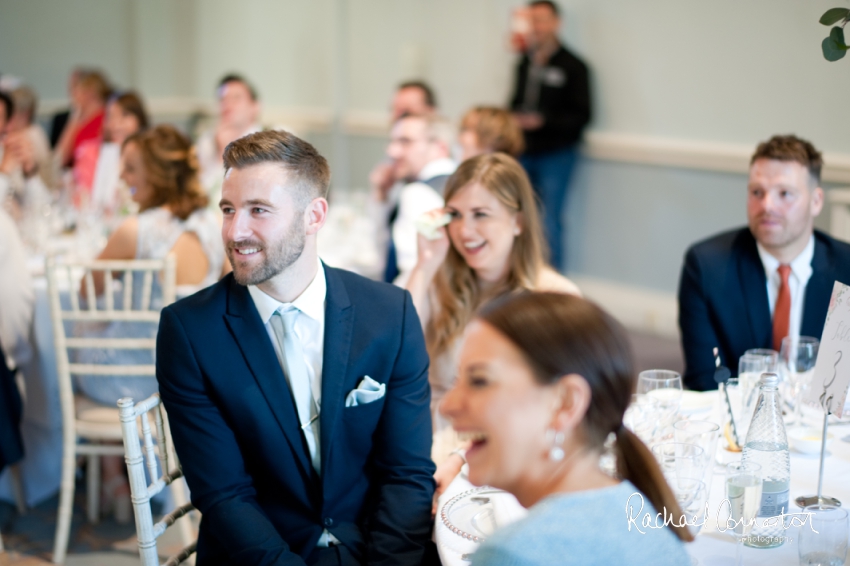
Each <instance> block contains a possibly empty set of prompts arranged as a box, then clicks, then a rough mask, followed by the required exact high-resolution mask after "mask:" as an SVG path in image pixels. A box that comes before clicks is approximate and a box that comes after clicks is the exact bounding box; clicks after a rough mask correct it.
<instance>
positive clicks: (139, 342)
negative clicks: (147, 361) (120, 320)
mask: <svg viewBox="0 0 850 566" xmlns="http://www.w3.org/2000/svg"><path fill="white" fill-rule="evenodd" d="M151 322H153V321H151ZM65 345H66V346H67V347H68V348H74V349H81V348H113V349H117V350H147V349H153V348H156V339H155V338H68V339H67V340H66V341H65Z"/></svg>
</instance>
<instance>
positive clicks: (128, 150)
mask: <svg viewBox="0 0 850 566" xmlns="http://www.w3.org/2000/svg"><path fill="white" fill-rule="evenodd" d="M121 159H122V163H123V166H122V172H121V179H123V180H124V182H125V183H127V186H129V187H130V192H131V194H132V198H133V201H134V202H136V203H137V204H138V205H139V214H138V215H136V216H132V217H130V218H128V219H127V220H125V221H124V222H123V223H122V224H121V225H120V226H119V227H118V229H117V230H115V232H114V233H113V234H112V236H111V237H110V238H109V241H108V242H107V243H106V247H105V248H104V249H103V251H102V252H101V253H100V255H99V256H98V258H97V259H161V258H164V257H165V256H166V255H168V254H169V253H170V252H173V253H174V255H175V257H176V260H177V285H178V286H184V285H189V286H203V287H206V286H207V285H210V284H212V283H215V282H216V281H217V280H218V278H219V276H220V275H221V271H222V265H223V263H224V248H223V247H222V244H221V236H220V233H219V232H220V226H219V224H218V220H217V219H216V218H215V215H214V214H213V213H211V212H209V211H208V210H207V209H206V206H207V196H206V194H205V193H204V191H203V190H202V189H201V185H200V182H199V181H198V162H197V159H196V158H195V156H194V150H193V149H192V144H191V142H190V141H189V139H188V138H187V137H186V136H184V135H183V134H182V133H180V132H179V131H178V130H177V129H176V128H175V127H173V126H170V125H161V126H157V127H156V128H154V129H152V130H149V131H146V132H141V133H137V134H134V135H132V136H130V137H129V138H127V139H126V140H125V141H124V146H123V148H122V151H121Z"/></svg>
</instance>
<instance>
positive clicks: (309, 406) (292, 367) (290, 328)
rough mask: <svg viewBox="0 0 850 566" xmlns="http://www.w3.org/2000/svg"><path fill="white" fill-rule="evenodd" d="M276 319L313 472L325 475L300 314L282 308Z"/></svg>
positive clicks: (276, 326)
mask: <svg viewBox="0 0 850 566" xmlns="http://www.w3.org/2000/svg"><path fill="white" fill-rule="evenodd" d="M274 314H275V315H277V316H274V315H273V316H272V318H271V323H272V329H273V330H274V332H275V335H276V336H277V341H278V344H280V350H281V352H283V371H284V374H285V375H286V379H287V380H288V381H289V390H290V391H291V392H292V397H293V399H294V400H295V408H296V409H297V410H298V421H299V423H301V430H302V431H303V432H304V438H305V439H306V440H307V448H308V449H309V450H310V460H311V461H312V463H313V469H315V470H316V473H319V474H321V454H320V453H319V408H318V406H317V405H316V400H315V399H314V398H313V393H312V390H311V384H310V377H309V375H308V374H307V364H306V362H305V361H304V352H303V350H302V349H301V342H299V341H298V336H297V335H296V334H295V320H296V319H297V318H298V314H299V311H298V309H297V308H295V307H293V306H283V307H280V308H279V309H278V310H276V311H275V313H274Z"/></svg>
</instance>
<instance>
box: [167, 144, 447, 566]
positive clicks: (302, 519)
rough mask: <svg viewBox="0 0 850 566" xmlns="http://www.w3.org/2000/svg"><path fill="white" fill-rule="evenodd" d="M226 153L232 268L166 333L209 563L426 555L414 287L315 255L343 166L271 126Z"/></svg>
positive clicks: (179, 436)
mask: <svg viewBox="0 0 850 566" xmlns="http://www.w3.org/2000/svg"><path fill="white" fill-rule="evenodd" d="M224 165H225V171H226V173H225V178H224V183H223V185H222V199H221V203H220V206H221V211H222V213H223V217H224V221H223V222H224V223H223V227H222V238H223V240H224V245H225V248H226V251H227V255H228V258H229V259H230V262H231V264H232V266H233V273H232V274H231V275H228V276H226V277H225V278H224V279H222V280H221V281H220V282H219V283H217V284H215V285H213V286H211V287H209V288H207V289H205V290H203V291H201V292H199V293H197V294H195V295H193V296H191V297H189V298H187V299H184V300H182V301H179V302H177V303H175V304H174V305H172V306H170V307H168V308H166V309H165V310H163V312H162V319H161V323H160V329H159V335H158V338H157V378H158V380H159V387H160V392H161V395H162V399H163V402H164V403H165V407H166V408H167V409H168V415H169V419H170V421H171V430H172V432H173V435H174V443H175V446H176V447H177V452H178V455H179V456H180V460H181V463H182V465H183V470H184V473H185V475H186V479H187V481H188V483H189V487H190V489H191V492H192V501H193V503H194V504H195V506H196V507H197V508H198V509H199V510H200V511H201V513H202V519H201V526H200V535H199V538H198V564H199V565H200V566H203V565H207V564H234V565H235V564H263V565H266V564H268V565H272V564H273V565H304V564H309V565H321V566H324V565H346V566H348V565H360V564H387V565H390V564H397V565H418V564H421V563H423V561H425V560H426V557H427V556H429V555H432V554H429V553H433V545H432V543H431V541H430V530H431V529H430V526H431V516H430V511H431V499H432V496H433V493H434V481H433V478H432V476H433V473H434V466H433V464H432V463H431V459H430V449H431V418H430V413H429V401H430V391H429V388H428V375H427V372H428V356H427V354H426V351H425V344H424V339H423V336H422V332H421V329H420V323H419V319H418V317H417V315H416V311H415V310H414V308H413V303H412V301H411V298H410V294H409V293H408V292H407V291H404V290H403V289H399V288H396V287H393V286H392V285H388V284H384V283H376V282H373V281H369V280H367V279H364V278H362V277H359V276H357V275H355V274H353V273H349V272H346V271H342V270H338V269H333V268H331V267H328V266H326V265H324V264H323V263H322V262H321V261H319V258H318V255H317V251H316V235H317V233H318V231H319V229H320V228H321V227H322V225H323V224H324V222H325V218H326V214H327V210H328V203H327V200H326V197H327V192H328V185H329V179H330V172H329V169H328V164H327V162H326V161H325V159H324V158H323V157H322V156H321V155H319V154H318V152H317V151H316V150H315V148H314V147H313V146H311V145H310V144H308V143H307V142H304V141H302V140H300V139H298V138H297V137H295V136H293V135H292V134H289V133H286V132H281V131H269V132H259V133H255V134H250V135H248V136H245V137H243V138H240V139H238V140H236V141H234V142H232V143H231V144H230V145H228V146H227V148H226V150H225V152H224Z"/></svg>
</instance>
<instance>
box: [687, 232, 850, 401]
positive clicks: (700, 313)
mask: <svg viewBox="0 0 850 566" xmlns="http://www.w3.org/2000/svg"><path fill="white" fill-rule="evenodd" d="M814 235H815V253H814V256H813V257H812V277H811V279H809V282H808V284H807V285H806V293H805V298H804V303H803V320H802V324H801V328H800V334H801V335H802V336H814V337H815V338H818V339H820V337H821V334H822V333H823V324H824V321H825V320H826V309H827V307H828V306H829V299H830V297H831V295H832V287H833V284H834V283H835V281H836V280H838V281H841V282H842V283H848V284H850V245H849V244H847V243H845V242H841V241H838V240H835V239H833V238H831V237H829V236H827V235H826V234H824V233H823V232H820V231H817V230H815V234H814ZM679 328H680V329H681V331H682V350H683V351H684V354H685V375H684V383H685V386H687V387H689V388H691V389H695V390H697V391H705V390H708V389H716V388H717V384H716V383H715V381H714V369H715V363H714V356H713V355H712V349H713V348H715V347H718V348H720V358H721V361H722V363H723V365H725V366H726V367H728V368H729V369H730V370H731V371H732V374H733V375H735V374H737V371H738V358H740V357H741V356H742V355H743V354H744V352H746V351H747V350H749V349H750V348H773V321H772V319H771V315H770V304H769V302H768V298H767V277H766V276H765V273H764V266H763V265H762V263H761V258H759V254H758V248H757V247H756V240H755V238H754V237H753V235H752V233H751V232H750V230H749V228H742V229H739V230H732V231H729V232H724V233H722V234H719V235H717V236H714V237H712V238H709V239H707V240H704V241H702V242H698V243H696V244H694V245H693V246H691V248H690V249H689V250H688V251H687V253H686V254H685V265H684V267H682V277H681V279H680V281H679Z"/></svg>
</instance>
